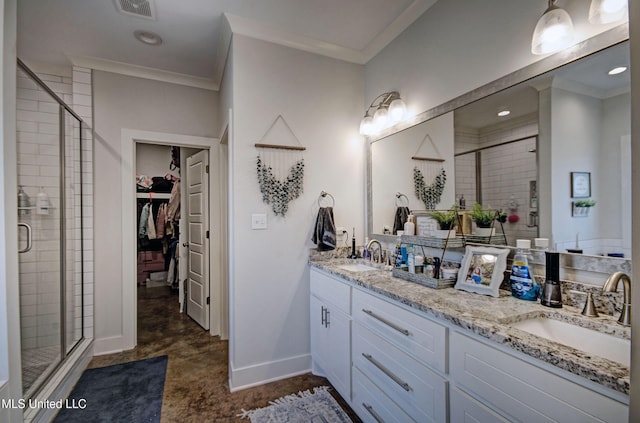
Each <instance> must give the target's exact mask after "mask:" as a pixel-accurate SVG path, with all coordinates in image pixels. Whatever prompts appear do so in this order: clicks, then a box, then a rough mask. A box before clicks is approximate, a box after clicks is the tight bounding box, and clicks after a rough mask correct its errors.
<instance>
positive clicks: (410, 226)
mask: <svg viewBox="0 0 640 423" xmlns="http://www.w3.org/2000/svg"><path fill="white" fill-rule="evenodd" d="M404 234H405V235H415V234H416V224H415V222H414V217H413V215H412V214H410V215H409V216H407V221H406V222H405V223H404Z"/></svg>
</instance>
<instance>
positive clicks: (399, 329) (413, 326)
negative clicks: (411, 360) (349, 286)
mask: <svg viewBox="0 0 640 423" xmlns="http://www.w3.org/2000/svg"><path fill="white" fill-rule="evenodd" d="M353 318H354V320H356V321H358V322H360V323H362V324H363V325H364V326H366V327H368V328H369V329H371V330H372V331H374V332H375V333H377V334H378V335H380V336H382V337H384V338H385V339H387V340H389V341H390V342H391V343H392V344H393V345H395V346H397V347H398V348H400V349H402V350H403V351H406V352H407V353H408V354H410V355H412V356H414V357H415V358H417V359H418V360H420V361H422V362H424V363H426V364H428V365H429V366H431V367H433V368H434V369H436V370H438V371H439V372H442V373H446V372H447V346H446V344H447V328H446V327H444V326H442V325H440V324H438V323H435V322H433V321H431V320H429V319H427V318H425V317H422V316H419V315H417V314H415V313H412V312H410V311H407V310H405V309H403V308H400V307H398V306H397V305H394V304H391V303H389V302H387V301H384V300H381V299H379V298H377V297H374V296H373V295H371V294H367V293H366V292H362V291H360V290H357V289H356V290H354V291H353Z"/></svg>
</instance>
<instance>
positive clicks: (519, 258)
mask: <svg viewBox="0 0 640 423" xmlns="http://www.w3.org/2000/svg"><path fill="white" fill-rule="evenodd" d="M516 247H517V248H518V249H517V251H516V254H515V255H514V256H513V264H512V266H511V278H510V279H509V282H510V284H511V295H512V296H514V297H516V298H518V299H521V300H527V301H538V296H539V295H540V285H539V284H538V282H537V281H536V278H535V277H534V276H533V274H532V273H531V269H530V268H529V250H530V249H531V241H530V240H528V239H518V240H516Z"/></svg>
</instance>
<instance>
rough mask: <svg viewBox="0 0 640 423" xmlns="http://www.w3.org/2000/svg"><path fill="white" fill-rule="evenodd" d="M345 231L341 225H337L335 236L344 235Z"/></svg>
mask: <svg viewBox="0 0 640 423" xmlns="http://www.w3.org/2000/svg"><path fill="white" fill-rule="evenodd" d="M346 233H347V231H346V230H345V229H344V228H343V227H342V226H338V227H337V228H336V235H337V236H342V235H344V234H346Z"/></svg>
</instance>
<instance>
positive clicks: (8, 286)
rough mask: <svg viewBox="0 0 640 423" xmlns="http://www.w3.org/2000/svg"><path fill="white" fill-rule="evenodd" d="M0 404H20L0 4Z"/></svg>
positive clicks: (9, 416)
mask: <svg viewBox="0 0 640 423" xmlns="http://www.w3.org/2000/svg"><path fill="white" fill-rule="evenodd" d="M0 22H2V29H1V30H0V32H1V34H0V45H1V46H2V55H1V56H0V61H1V62H0V76H1V80H2V83H1V84H2V85H1V86H0V94H1V95H0V98H2V103H0V136H1V137H2V143H1V144H2V147H1V148H0V227H1V228H2V232H3V235H4V236H3V237H0V302H1V304H0V399H4V400H8V399H11V398H14V399H15V398H20V396H21V395H22V386H21V376H20V310H19V297H18V295H19V294H18V253H17V247H16V243H15V241H11V240H17V238H18V233H17V232H18V229H17V226H16V224H17V223H18V211H17V207H18V202H17V198H16V195H17V191H18V190H17V186H16V183H15V181H16V165H15V164H16V158H17V152H16V143H15V134H16V85H15V81H16V1H15V0H0ZM21 415H22V411H21V410H19V409H7V408H0V420H2V421H3V422H4V421H19V420H20V418H21Z"/></svg>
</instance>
